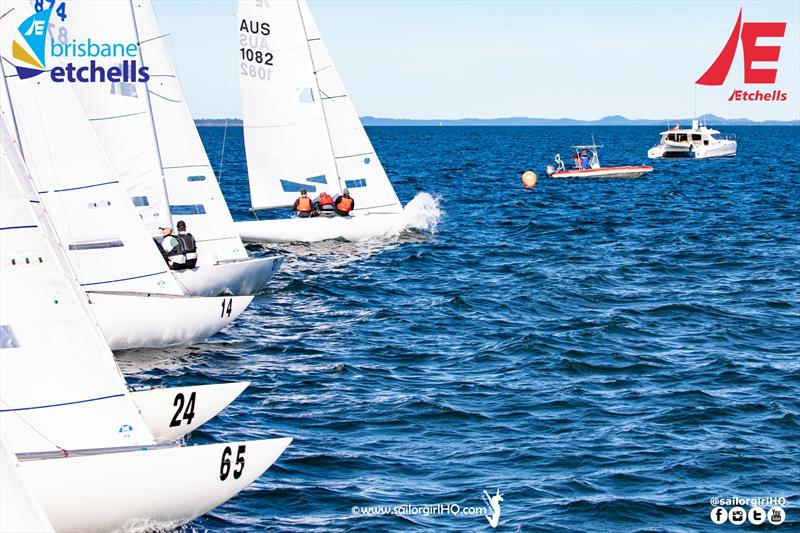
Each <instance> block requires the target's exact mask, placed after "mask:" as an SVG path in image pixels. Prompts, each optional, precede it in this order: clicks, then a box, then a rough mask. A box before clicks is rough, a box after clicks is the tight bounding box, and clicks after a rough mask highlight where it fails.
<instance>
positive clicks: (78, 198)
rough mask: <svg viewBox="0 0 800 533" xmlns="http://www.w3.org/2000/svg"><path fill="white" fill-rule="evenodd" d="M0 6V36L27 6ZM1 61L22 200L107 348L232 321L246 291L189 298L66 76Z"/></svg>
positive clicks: (2, 99)
mask: <svg viewBox="0 0 800 533" xmlns="http://www.w3.org/2000/svg"><path fill="white" fill-rule="evenodd" d="M98 5H99V4H98ZM3 6H4V9H6V11H4V13H6V15H5V16H4V17H3V18H2V19H0V28H2V30H3V32H4V34H7V35H12V34H13V30H15V29H16V28H17V27H19V26H21V25H23V24H25V22H27V21H28V20H30V17H29V16H28V13H30V12H33V11H34V10H33V9H32V8H31V7H30V5H28V4H27V2H3ZM11 6H13V7H14V8H13V10H8V9H7V7H11ZM50 9H52V8H50ZM35 15H37V16H40V13H36V14H35ZM13 42H14V43H15V44H16V46H20V45H19V44H17V41H16V40H14V41H13ZM4 44H6V46H8V47H11V45H10V44H8V43H4ZM3 57H8V56H6V55H5V54H4V55H3ZM8 68H9V67H8V65H7V64H5V61H3V62H0V72H2V74H3V80H2V83H0V114H2V115H3V119H2V120H3V121H4V122H7V124H8V126H9V129H10V133H9V134H10V135H11V136H13V139H14V141H15V142H16V143H17V146H18V148H19V150H20V152H21V153H22V155H23V157H24V159H25V161H26V163H27V168H28V170H29V171H30V172H29V173H28V172H22V171H20V172H21V174H20V175H23V176H25V177H26V178H27V180H28V181H27V182H26V183H25V186H26V194H27V196H28V200H29V201H30V202H34V203H40V204H41V205H42V206H43V207H44V208H45V209H46V210H47V211H48V214H49V217H50V218H51V219H52V221H53V225H54V227H55V231H56V233H57V234H58V235H59V238H60V245H61V246H62V247H63V249H64V252H65V254H66V255H67V257H68V259H69V261H70V263H71V264H72V266H73V268H74V270H75V272H76V273H77V275H78V278H79V281H80V284H81V286H82V287H83V288H84V290H86V291H87V294H88V297H89V300H90V302H92V303H93V304H95V305H96V308H95V314H96V316H97V320H98V321H99V323H100V326H101V328H102V329H103V332H104V333H105V334H106V335H107V340H108V341H109V343H110V344H111V347H112V348H113V349H125V348H135V347H162V346H169V345H174V344H190V343H194V342H199V341H202V340H204V339H206V338H208V337H209V336H211V335H213V334H214V333H216V332H217V331H219V330H221V329H222V328H223V327H225V326H226V325H227V324H229V323H230V322H231V321H233V320H235V319H236V317H238V315H239V314H240V313H241V312H242V311H243V310H244V309H245V308H246V307H247V305H248V304H249V303H250V301H251V300H252V296H219V297H216V296H215V297H189V296H191V295H192V294H191V293H190V292H189V291H187V290H186V287H185V285H183V284H182V283H181V281H180V280H179V279H178V278H176V277H175V276H174V275H173V274H172V272H171V271H170V270H169V269H168V268H167V265H166V264H165V262H164V259H163V258H162V256H161V253H160V252H159V250H158V249H157V246H156V244H155V243H154V242H153V240H152V239H151V238H150V236H149V235H148V233H147V231H146V229H145V227H144V225H143V224H142V221H141V218H140V216H139V214H138V213H137V212H136V208H135V207H134V205H133V203H132V202H131V200H130V198H129V196H128V194H127V193H126V191H125V190H124V188H123V187H122V185H121V184H120V183H119V180H118V179H117V176H116V174H115V172H114V170H113V169H112V168H111V165H110V163H109V161H108V159H107V158H106V156H105V153H104V151H103V149H102V147H101V146H100V144H99V142H98V140H97V137H96V135H95V134H94V132H93V131H92V128H91V126H90V124H89V122H88V121H87V119H86V116H85V114H84V113H83V110H82V109H81V106H80V104H79V103H78V100H77V98H76V96H75V94H74V91H73V88H72V85H74V84H70V83H55V82H53V81H52V80H51V79H50V77H49V76H39V77H34V78H29V79H22V77H21V76H14V75H12V74H11V73H10V72H8ZM11 69H12V70H13V67H11ZM67 140H68V141H67ZM274 264H275V265H276V264H277V263H274ZM270 275H271V274H270Z"/></svg>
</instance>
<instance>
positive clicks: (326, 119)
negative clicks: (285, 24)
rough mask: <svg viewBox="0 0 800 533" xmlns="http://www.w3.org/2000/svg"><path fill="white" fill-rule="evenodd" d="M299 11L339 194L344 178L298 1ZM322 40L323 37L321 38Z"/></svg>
mask: <svg viewBox="0 0 800 533" xmlns="http://www.w3.org/2000/svg"><path fill="white" fill-rule="evenodd" d="M297 10H298V11H299V13H300V23H301V24H302V25H303V35H304V36H305V39H306V47H307V48H308V56H309V58H310V59H311V68H312V69H314V80H315V81H316V82H317V95H319V105H320V107H321V108H322V119H323V120H324V121H325V131H327V132H328V143H329V144H330V146H331V155H333V158H334V163H333V167H334V168H335V169H336V180H337V181H338V182H339V192H341V191H342V190H343V188H342V177H341V176H340V175H339V165H337V164H336V162H335V160H336V152H335V151H334V150H333V139H331V128H330V125H329V124H328V115H327V114H326V113H325V104H323V103H322V90H321V89H320V87H319V78H318V77H317V65H316V63H314V54H312V53H311V44H310V42H309V40H308V30H307V29H306V21H305V20H304V19H303V10H302V9H301V8H300V1H299V0H297ZM320 39H322V37H321V36H320Z"/></svg>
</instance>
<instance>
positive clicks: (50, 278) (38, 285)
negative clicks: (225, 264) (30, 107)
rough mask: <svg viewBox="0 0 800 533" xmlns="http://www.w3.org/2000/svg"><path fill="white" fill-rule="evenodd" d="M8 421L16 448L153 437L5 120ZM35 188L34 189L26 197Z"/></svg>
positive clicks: (1, 209) (2, 400)
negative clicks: (38, 200)
mask: <svg viewBox="0 0 800 533" xmlns="http://www.w3.org/2000/svg"><path fill="white" fill-rule="evenodd" d="M1 122H2V124H1V125H0V126H2V131H1V132H0V138H2V160H1V161H0V165H2V166H1V167H0V179H1V180H2V181H1V182H0V185H1V186H2V193H1V194H0V235H2V238H0V255H2V257H3V268H2V270H0V286H2V287H3V297H2V299H0V317H2V318H0V322H1V324H0V351H1V352H2V355H0V425H2V427H3V436H4V438H5V439H6V444H8V446H9V448H10V450H11V451H12V452H14V453H17V452H23V451H24V452H38V451H58V450H69V449H75V448H88V447H103V446H125V445H136V444H147V443H152V442H153V441H154V439H153V436H152V434H151V433H150V431H149V430H148V428H147V425H146V423H145V422H144V420H143V419H142V417H141V415H140V414H139V411H138V410H137V409H136V406H135V404H134V402H133V401H132V400H131V398H130V396H129V394H128V391H127V386H126V384H125V380H124V378H123V377H122V374H120V372H119V369H118V368H117V366H116V364H115V362H114V359H113V356H112V354H111V351H110V350H109V349H108V346H107V345H106V344H105V340H104V339H103V337H102V334H101V333H100V331H99V329H98V328H97V326H96V325H95V321H94V317H93V316H92V314H91V311H89V309H88V305H87V303H86V296H85V295H84V294H83V291H82V290H81V289H80V288H79V287H78V285H77V283H76V281H75V277H74V274H73V273H72V272H71V270H70V265H69V264H68V263H66V262H65V261H63V260H61V259H60V254H59V253H58V251H57V247H58V246H59V244H58V242H57V241H56V236H55V235H54V234H52V233H50V232H49V231H48V228H49V227H50V226H49V223H48V221H47V220H46V216H47V215H46V212H45V210H44V208H43V206H42V205H41V204H40V203H36V202H31V198H30V193H31V192H32V191H30V190H28V189H26V188H25V187H24V184H25V183H26V182H28V180H29V178H28V176H27V175H26V174H27V170H26V168H25V166H24V163H23V161H22V158H21V157H20V155H19V153H17V145H16V144H15V142H14V139H13V136H12V135H11V134H10V132H9V131H8V130H7V128H6V125H5V119H3V120H2V121H1ZM26 191H27V192H26Z"/></svg>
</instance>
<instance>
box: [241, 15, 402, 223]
mask: <svg viewBox="0 0 800 533" xmlns="http://www.w3.org/2000/svg"><path fill="white" fill-rule="evenodd" d="M237 23H238V24H239V42H238V52H237V53H238V62H239V69H240V70H239V80H240V87H241V96H242V114H243V118H244V126H245V130H244V135H245V148H246V153H247V162H248V174H249V178H250V197H251V202H252V205H253V208H254V209H269V208H274V207H281V206H287V205H292V203H293V202H294V200H295V198H297V194H298V191H299V190H300V188H305V189H307V190H308V191H309V193H311V195H312V196H314V195H315V193H318V192H321V191H323V190H324V191H326V192H328V193H332V194H336V193H339V192H340V191H341V190H342V189H343V188H345V187H347V188H349V189H350V192H351V194H352V195H353V197H354V198H355V199H356V211H370V210H374V211H380V212H384V213H399V212H401V211H402V206H401V205H400V202H399V200H398V199H397V195H396V194H395V192H394V189H393V188H392V186H391V183H389V179H388V177H387V176H386V173H385V171H384V169H383V166H382V165H381V163H380V161H379V159H378V157H377V155H376V154H375V151H374V149H373V148H372V144H371V143H370V141H369V138H368V137H367V135H366V132H365V131H364V128H363V126H362V125H361V122H360V121H359V119H358V115H357V114H356V111H355V109H354V108H353V105H352V102H351V101H350V98H349V97H348V95H347V93H346V92H345V90H344V86H343V84H342V81H341V79H340V77H339V74H338V72H337V71H336V67H335V66H334V65H333V61H332V60H331V57H330V54H329V53H328V50H327V48H326V46H325V43H324V42H323V41H322V38H321V36H320V33H319V30H318V29H317V26H316V24H315V23H314V20H313V18H312V16H311V13H310V11H309V9H308V6H307V5H306V3H305V2H304V1H299V2H297V1H292V2H263V1H261V0H240V1H239V17H238V19H237Z"/></svg>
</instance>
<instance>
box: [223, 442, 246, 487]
mask: <svg viewBox="0 0 800 533" xmlns="http://www.w3.org/2000/svg"><path fill="white" fill-rule="evenodd" d="M244 452H245V445H244V444H240V445H239V448H238V449H237V450H236V461H235V464H236V467H235V468H234V469H233V479H239V478H240V477H241V476H242V472H244ZM232 454H233V451H232V450H231V447H230V446H225V449H224V450H223V451H222V462H221V463H220V465H219V479H220V481H225V480H226V479H228V476H229V475H230V473H231V455H232Z"/></svg>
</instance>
